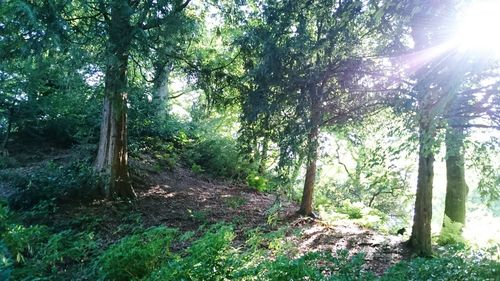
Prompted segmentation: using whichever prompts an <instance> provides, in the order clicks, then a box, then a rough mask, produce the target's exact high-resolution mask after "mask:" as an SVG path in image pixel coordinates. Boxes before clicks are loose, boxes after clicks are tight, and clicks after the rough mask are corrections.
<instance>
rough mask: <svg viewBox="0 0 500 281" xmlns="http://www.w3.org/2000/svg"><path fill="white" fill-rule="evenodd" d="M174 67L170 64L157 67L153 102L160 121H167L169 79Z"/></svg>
mask: <svg viewBox="0 0 500 281" xmlns="http://www.w3.org/2000/svg"><path fill="white" fill-rule="evenodd" d="M171 70H172V66H171V65H170V64H169V63H164V64H159V65H157V66H156V79H155V83H154V90H153V101H154V105H155V109H156V110H157V116H158V117H159V118H160V119H165V117H166V116H167V113H168V111H167V101H168V96H169V90H168V85H169V79H170V71H171Z"/></svg>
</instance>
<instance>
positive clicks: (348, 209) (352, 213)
mask: <svg viewBox="0 0 500 281" xmlns="http://www.w3.org/2000/svg"><path fill="white" fill-rule="evenodd" d="M337 211H338V212H339V213H341V214H346V215H347V216H348V217H349V219H360V218H362V217H363V212H362V211H363V206H362V204H351V202H349V201H344V202H343V203H342V206H340V207H339V208H337Z"/></svg>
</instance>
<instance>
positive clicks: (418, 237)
mask: <svg viewBox="0 0 500 281" xmlns="http://www.w3.org/2000/svg"><path fill="white" fill-rule="evenodd" d="M419 127H420V128H419V129H420V130H419V132H420V136H419V146H420V147H419V153H418V154H419V157H418V158H419V159H418V180H417V195H416V199H415V214H414V217H413V228H412V233H411V237H410V245H411V246H412V247H413V249H414V250H415V252H416V254H417V255H419V256H430V255H431V254H432V241H431V220H432V181H433V179H434V153H433V151H432V143H433V140H434V133H433V132H432V129H431V125H430V124H429V123H426V122H420V124H419Z"/></svg>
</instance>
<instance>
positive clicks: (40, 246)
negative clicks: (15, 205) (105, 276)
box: [0, 206, 96, 280]
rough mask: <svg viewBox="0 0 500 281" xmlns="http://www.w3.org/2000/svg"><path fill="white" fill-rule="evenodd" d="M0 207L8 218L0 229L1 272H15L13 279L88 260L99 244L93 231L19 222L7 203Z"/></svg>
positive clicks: (46, 273)
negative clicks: (52, 229)
mask: <svg viewBox="0 0 500 281" xmlns="http://www.w3.org/2000/svg"><path fill="white" fill-rule="evenodd" d="M0 210H1V211H0V217H1V218H2V219H5V220H4V221H2V222H3V223H2V227H1V229H0V237H1V240H0V276H12V279H13V280H33V279H37V278H46V277H48V276H52V275H55V274H56V273H58V272H60V271H61V270H62V268H64V267H65V266H66V265H67V264H72V263H82V262H85V261H86V260H87V259H86V258H87V257H88V256H89V255H91V254H92V252H93V251H94V250H95V248H96V247H95V246H96V244H95V241H94V236H93V234H92V233H74V232H72V231H62V232H59V233H56V234H52V233H51V232H50V230H49V228H48V227H46V226H43V225H34V226H29V227H25V226H23V225H20V224H17V223H15V222H13V221H12V218H11V216H10V213H9V212H8V211H7V210H6V208H5V207H4V206H2V208H1V209H0ZM5 214H6V215H5ZM64 271H66V269H65V268H64ZM2 280H8V279H2Z"/></svg>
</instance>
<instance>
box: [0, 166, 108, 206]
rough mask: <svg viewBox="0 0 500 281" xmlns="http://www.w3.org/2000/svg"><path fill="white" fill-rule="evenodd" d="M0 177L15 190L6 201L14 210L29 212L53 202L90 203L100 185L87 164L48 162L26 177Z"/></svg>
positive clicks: (6, 175)
mask: <svg viewBox="0 0 500 281" xmlns="http://www.w3.org/2000/svg"><path fill="white" fill-rule="evenodd" d="M0 176H2V177H3V178H6V179H7V180H10V181H11V184H12V185H13V186H14V187H15V188H17V192H16V193H15V194H13V195H12V196H11V197H9V203H10V205H11V206H12V207H14V208H29V207H32V206H34V205H36V204H37V203H39V202H42V201H50V200H53V199H55V200H56V201H57V202H58V203H61V202H68V201H75V200H80V201H85V200H89V199H93V198H96V197H98V196H99V194H100V190H101V187H102V183H103V179H102V178H101V176H99V175H98V174H97V173H96V172H94V170H93V169H92V167H91V166H90V163H89V162H87V161H81V160H80V161H74V162H72V163H70V164H57V163H56V162H52V161H49V162H46V163H45V164H44V166H41V167H39V168H36V169H34V170H33V171H31V172H30V174H29V175H27V176H25V177H21V176H19V175H16V174H9V173H8V172H4V173H2V174H1V175H0Z"/></svg>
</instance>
